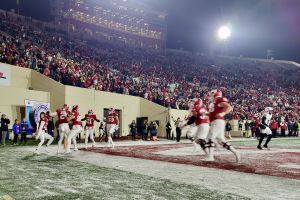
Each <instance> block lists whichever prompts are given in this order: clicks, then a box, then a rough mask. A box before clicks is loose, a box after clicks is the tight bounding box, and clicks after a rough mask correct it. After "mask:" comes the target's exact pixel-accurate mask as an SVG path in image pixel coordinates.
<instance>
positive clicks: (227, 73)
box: [0, 13, 300, 124]
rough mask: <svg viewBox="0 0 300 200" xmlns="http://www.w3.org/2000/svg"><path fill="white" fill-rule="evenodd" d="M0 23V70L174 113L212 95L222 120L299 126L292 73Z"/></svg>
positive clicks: (25, 22)
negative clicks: (33, 73)
mask: <svg viewBox="0 0 300 200" xmlns="http://www.w3.org/2000/svg"><path fill="white" fill-rule="evenodd" d="M0 15H1V16H0V17H1V19H2V20H1V22H0V30H1V31H0V62H4V63H8V64H12V65H16V66H19V67H27V68H32V69H34V70H37V71H38V72H40V73H42V74H44V75H45V76H48V77H50V78H52V79H54V80H56V81H59V82H61V83H63V84H65V85H71V86H77V87H84V88H93V89H95V90H100V91H107V92H115V93H120V94H127V95H134V96H140V97H144V98H146V99H148V100H149V101H153V102H155V103H158V104H160V105H163V106H166V107H171V108H177V109H188V101H189V99H192V98H195V97H201V98H203V99H204V98H205V94H207V93H208V91H210V90H211V89H214V88H219V89H221V90H222V92H223V93H224V96H226V97H227V98H228V99H229V101H230V102H231V104H232V105H233V108H234V111H233V113H232V115H231V116H228V117H229V118H235V119H250V120H252V121H255V119H256V118H258V117H259V115H260V113H261V111H262V110H263V109H264V108H265V107H267V106H271V107H273V108H274V110H275V118H276V121H277V122H278V123H280V124H281V123H296V121H297V120H298V119H299V113H300V112H299V106H300V89H299V87H300V85H299V84H300V83H299V81H298V82H297V80H298V79H299V75H300V68H297V67H295V66H292V65H290V66H287V65H283V64H282V65H278V64H275V63H272V62H264V61H255V60H245V59H239V58H235V59H233V58H225V57H209V56H203V55H200V54H193V53H188V52H178V51H175V50H167V51H166V52H165V53H162V52H157V51H155V50H151V49H142V48H138V47H129V46H126V45H125V44H119V43H113V42H111V41H110V42H103V41H100V40H99V41H98V40H92V39H90V40H82V38H80V37H70V34H67V33H66V32H63V31H57V30H55V29H52V28H49V27H46V26H37V25H36V24H35V23H33V22H32V19H30V18H23V17H17V18H16V17H12V16H11V15H10V14H8V13H6V14H4V13H1V14H0Z"/></svg>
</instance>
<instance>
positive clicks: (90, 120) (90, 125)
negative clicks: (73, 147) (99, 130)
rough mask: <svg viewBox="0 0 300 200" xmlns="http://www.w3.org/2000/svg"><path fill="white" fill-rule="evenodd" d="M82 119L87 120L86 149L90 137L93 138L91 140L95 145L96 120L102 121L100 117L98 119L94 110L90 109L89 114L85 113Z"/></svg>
mask: <svg viewBox="0 0 300 200" xmlns="http://www.w3.org/2000/svg"><path fill="white" fill-rule="evenodd" d="M81 121H86V124H85V126H86V130H85V149H87V148H88V140H89V137H90V138H91V141H92V142H93V145H92V147H95V145H96V142H95V140H94V122H95V121H97V122H100V120H99V119H97V116H96V115H95V114H94V113H93V110H89V111H88V114H86V115H85V117H84V118H83V119H82V120H81Z"/></svg>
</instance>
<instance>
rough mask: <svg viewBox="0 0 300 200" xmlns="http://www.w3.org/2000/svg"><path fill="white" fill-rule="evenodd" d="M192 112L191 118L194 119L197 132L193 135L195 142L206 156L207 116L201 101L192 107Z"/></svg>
mask: <svg viewBox="0 0 300 200" xmlns="http://www.w3.org/2000/svg"><path fill="white" fill-rule="evenodd" d="M192 112H193V116H195V117H196V119H195V124H196V127H197V131H196V134H195V141H196V142H197V143H198V144H199V145H200V147H201V148H202V149H203V151H204V152H205V154H208V149H207V147H208V146H207V142H206V138H207V135H208V132H209V116H208V111H207V109H206V108H205V107H204V104H203V102H202V100H201V99H200V102H199V103H198V104H197V105H195V106H194V108H193V110H192Z"/></svg>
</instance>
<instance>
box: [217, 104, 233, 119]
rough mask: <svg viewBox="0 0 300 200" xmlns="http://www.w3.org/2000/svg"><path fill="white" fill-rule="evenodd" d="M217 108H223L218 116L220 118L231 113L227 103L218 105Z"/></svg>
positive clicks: (230, 107)
mask: <svg viewBox="0 0 300 200" xmlns="http://www.w3.org/2000/svg"><path fill="white" fill-rule="evenodd" d="M219 107H222V108H224V111H223V112H221V113H219V114H218V115H219V116H220V117H224V116H225V115H227V114H228V113H230V112H231V111H232V106H231V105H230V104H229V103H227V102H222V103H220V104H219Z"/></svg>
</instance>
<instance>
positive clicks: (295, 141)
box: [230, 137, 300, 148]
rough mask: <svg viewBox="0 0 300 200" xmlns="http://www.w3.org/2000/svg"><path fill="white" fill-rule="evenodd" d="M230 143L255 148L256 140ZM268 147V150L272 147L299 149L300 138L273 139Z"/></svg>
mask: <svg viewBox="0 0 300 200" xmlns="http://www.w3.org/2000/svg"><path fill="white" fill-rule="evenodd" d="M265 140H266V139H265ZM230 143H232V144H233V145H247V146H257V144H258V140H253V139H251V140H241V141H232V142H230ZM263 144H264V143H263ZM268 146H269V147H270V148H272V146H276V147H296V148H297V147H298V148H300V137H286V138H273V139H272V140H271V142H270V143H269V145H268Z"/></svg>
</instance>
